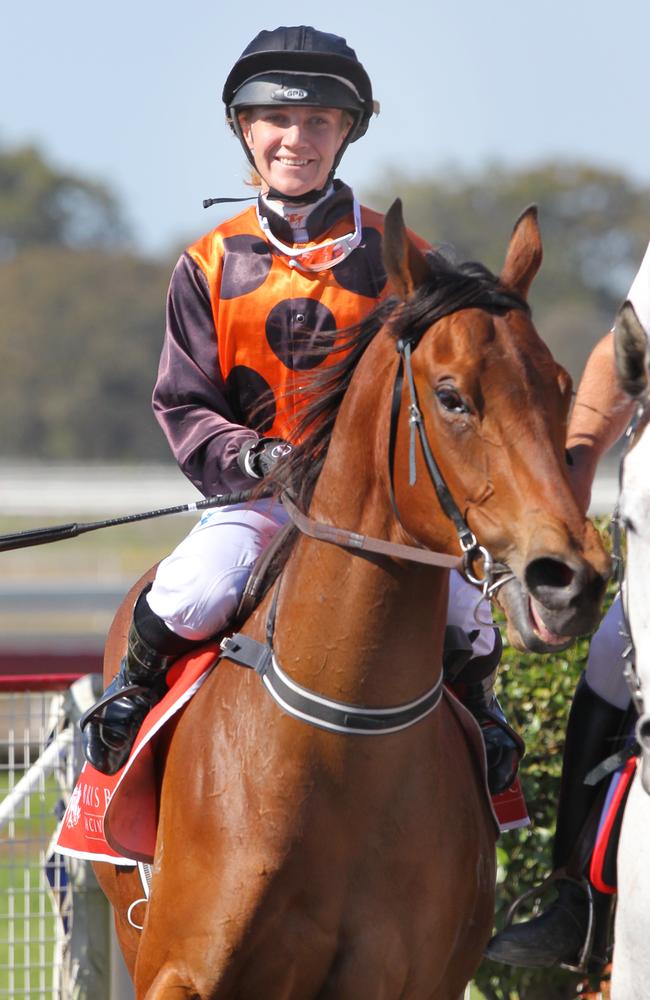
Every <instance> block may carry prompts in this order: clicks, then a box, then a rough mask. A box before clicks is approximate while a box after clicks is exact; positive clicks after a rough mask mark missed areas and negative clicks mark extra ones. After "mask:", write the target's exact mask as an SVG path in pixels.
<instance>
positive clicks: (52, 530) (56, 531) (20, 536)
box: [0, 489, 271, 552]
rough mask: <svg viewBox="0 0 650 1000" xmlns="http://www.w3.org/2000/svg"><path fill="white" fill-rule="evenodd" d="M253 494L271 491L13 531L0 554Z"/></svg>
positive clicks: (0, 543)
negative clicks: (102, 518) (121, 515)
mask: <svg viewBox="0 0 650 1000" xmlns="http://www.w3.org/2000/svg"><path fill="white" fill-rule="evenodd" d="M253 494H255V495H256V497H259V498H260V499H261V498H262V497H268V496H270V495H271V490H269V489H267V490H263V491H257V490H255V489H251V490H240V491H239V492H238V493H218V494H217V495H216V496H213V497H207V498H206V499H205V500H198V501H196V502H194V503H184V504H178V505H177V506H175V507H161V508H159V509H158V510H147V511H143V512H142V513H140V514H126V515H125V516H124V517H111V518H109V519H108V520H106V521H86V522H83V521H81V522H78V521H73V522H71V523H69V524H56V525H52V526H51V527H48V528H32V529H30V530H27V531H15V532H13V533H12V534H9V535H0V552H9V551H11V550H12V549H26V548H28V547H29V546H30V545H47V544H48V542H60V541H63V539H64V538H77V536H78V535H85V534H86V532H88V531H97V530H98V529H99V528H114V527H116V526H117V525H118V524H134V523H135V522H136V521H148V520H150V519H151V518H154V517H165V516H167V514H184V513H191V512H192V511H196V510H208V509H209V508H210V507H227V506H229V505H230V504H236V503H244V502H245V501H246V500H250V499H251V497H252V496H253Z"/></svg>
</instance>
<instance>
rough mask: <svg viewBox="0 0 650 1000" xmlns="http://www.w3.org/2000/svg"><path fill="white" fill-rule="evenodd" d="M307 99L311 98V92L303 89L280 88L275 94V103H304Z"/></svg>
mask: <svg viewBox="0 0 650 1000" xmlns="http://www.w3.org/2000/svg"><path fill="white" fill-rule="evenodd" d="M306 97H309V91H308V90H303V89H302V87H280V89H279V90H276V91H274V93H273V99H274V100H275V101H304V100H305V98H306Z"/></svg>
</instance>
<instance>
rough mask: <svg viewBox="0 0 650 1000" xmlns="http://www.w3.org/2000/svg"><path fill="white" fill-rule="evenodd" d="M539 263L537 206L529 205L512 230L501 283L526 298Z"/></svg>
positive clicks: (539, 245)
mask: <svg viewBox="0 0 650 1000" xmlns="http://www.w3.org/2000/svg"><path fill="white" fill-rule="evenodd" d="M541 263H542V237H541V236H540V232H539V225H538V223H537V206H536V205H530V206H529V207H528V208H527V209H525V210H524V211H523V212H522V213H521V215H520V216H519V218H518V219H517V221H516V222H515V227H514V229H513V230H512V236H511V237H510V244H509V245H508V252H507V253H506V259H505V263H504V265H503V270H502V271H501V283H502V284H503V285H505V286H506V288H510V289H512V291H514V292H517V293H518V294H519V295H521V296H522V298H526V296H527V295H528V289H529V288H530V286H531V284H532V282H533V278H534V277H535V275H536V274H537V272H538V270H539V266H540V264H541Z"/></svg>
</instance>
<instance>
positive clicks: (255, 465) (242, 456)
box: [237, 438, 293, 479]
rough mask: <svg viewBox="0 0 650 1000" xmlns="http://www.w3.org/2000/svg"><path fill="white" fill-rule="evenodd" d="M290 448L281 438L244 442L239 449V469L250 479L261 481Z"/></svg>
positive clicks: (291, 449)
mask: <svg viewBox="0 0 650 1000" xmlns="http://www.w3.org/2000/svg"><path fill="white" fill-rule="evenodd" d="M291 451H293V448H292V446H291V445H290V444H289V443H288V441H283V440H282V438H258V439H251V440H250V441H246V443H245V444H243V445H242V446H241V448H240V449H239V458H238V460H237V461H238V462H239V468H240V469H241V470H242V472H244V473H246V475H247V476H250V477H251V479H263V478H264V476H268V474H269V472H270V471H271V469H272V468H273V467H274V466H275V465H276V463H277V462H279V460H280V459H281V458H284V457H285V456H286V455H288V454H289V453H290V452H291Z"/></svg>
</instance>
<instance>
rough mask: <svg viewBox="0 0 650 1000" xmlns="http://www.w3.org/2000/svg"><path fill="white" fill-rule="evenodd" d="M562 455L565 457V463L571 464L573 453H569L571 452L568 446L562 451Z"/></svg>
mask: <svg viewBox="0 0 650 1000" xmlns="http://www.w3.org/2000/svg"><path fill="white" fill-rule="evenodd" d="M564 457H565V458H566V464H567V465H569V466H570V465H573V455H572V454H571V452H570V451H569V449H568V448H567V449H566V451H565V452H564Z"/></svg>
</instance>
